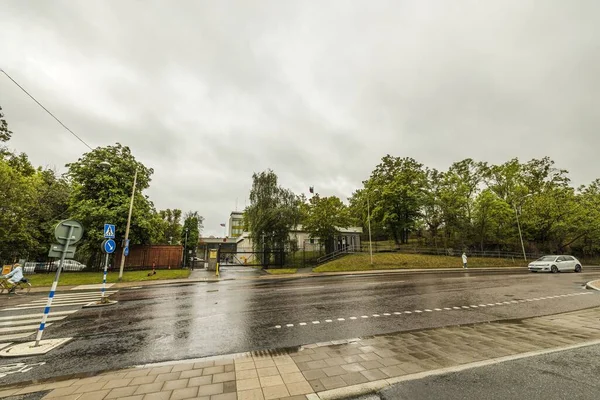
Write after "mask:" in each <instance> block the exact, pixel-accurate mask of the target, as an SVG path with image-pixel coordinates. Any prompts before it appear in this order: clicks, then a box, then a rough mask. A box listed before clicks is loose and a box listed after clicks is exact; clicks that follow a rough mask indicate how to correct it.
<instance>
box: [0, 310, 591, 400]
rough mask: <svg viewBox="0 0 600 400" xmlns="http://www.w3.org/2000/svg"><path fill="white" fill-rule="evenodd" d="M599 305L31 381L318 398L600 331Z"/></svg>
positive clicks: (580, 339) (53, 387) (247, 399)
mask: <svg viewBox="0 0 600 400" xmlns="http://www.w3.org/2000/svg"><path fill="white" fill-rule="evenodd" d="M599 319H600V308H593V309H588V310H582V311H577V312H572V313H566V314H558V315H553V316H547V317H539V318H532V319H527V320H522V321H510V322H494V323H483V324H476V325H469V326H457V327H447V328H439V329H430V330H422V331H415V332H404V333H395V334H389V335H382V336H375V337H369V338H360V339H359V338H357V339H349V340H340V341H332V342H327V343H317V344H311V345H306V346H302V347H300V348H295V349H280V350H273V351H264V352H253V353H244V354H237V355H230V356H222V357H213V358H206V359H200V360H187V361H181V362H171V363H164V364H154V365H149V366H143V367H139V368H130V369H127V370H121V371H115V372H110V373H105V374H101V375H97V376H93V377H88V378H83V379H70V380H64V381H58V382H53V383H46V384H39V385H35V386H27V387H14V388H0V397H9V396H18V395H23V394H27V393H34V392H44V393H43V394H44V397H43V398H44V399H67V400H76V399H81V400H103V399H120V400H159V399H162V400H180V399H203V400H271V399H294V400H296V399H297V400H300V399H302V400H306V399H308V400H316V399H330V398H344V397H345V396H347V395H351V394H357V393H364V392H368V391H374V390H377V389H381V388H382V387H384V386H387V385H390V384H393V383H395V382H398V381H399V380H401V379H407V377H410V376H411V375H413V374H419V373H423V372H427V371H433V370H441V369H444V368H448V367H454V366H460V365H466V364H470V363H475V362H480V361H484V360H489V359H494V358H500V357H505V356H511V355H517V354H522V353H527V352H531V351H539V350H544V349H552V348H558V347H563V346H568V345H576V344H582V343H586V342H590V341H593V340H598V339H600V323H599Z"/></svg>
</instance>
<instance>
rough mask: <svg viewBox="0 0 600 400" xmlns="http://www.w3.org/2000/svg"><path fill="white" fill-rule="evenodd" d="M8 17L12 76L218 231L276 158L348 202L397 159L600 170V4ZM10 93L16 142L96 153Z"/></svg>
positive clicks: (358, 5)
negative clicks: (137, 163)
mask: <svg viewBox="0 0 600 400" xmlns="http://www.w3.org/2000/svg"><path fill="white" fill-rule="evenodd" d="M2 11H3V12H2V13H1V14H0V26H2V27H3V51H2V68H5V69H6V70H7V71H9V72H10V73H11V74H13V75H14V76H15V78H16V79H18V80H19V81H20V82H21V83H23V85H25V86H26V87H27V88H28V89H30V90H31V91H32V93H34V94H35V95H36V96H37V97H38V98H39V99H40V100H41V101H42V102H43V103H44V104H46V105H47V106H48V107H49V108H50V109H51V110H53V111H54V112H55V113H56V114H57V115H59V117H60V118H61V119H63V120H64V122H66V123H67V125H69V126H70V127H71V128H73V129H74V130H75V131H76V132H78V133H80V134H81V135H82V136H83V137H84V138H85V140H86V141H88V142H89V143H90V144H91V145H92V146H98V145H108V144H112V143H114V142H117V141H118V142H121V143H123V144H125V145H128V146H130V147H131V148H132V151H133V153H134V154H135V155H136V157H138V158H139V159H140V160H141V161H143V162H144V163H145V164H147V165H148V166H151V167H152V168H154V169H155V176H154V177H153V182H152V186H151V188H150V189H149V191H148V194H149V195H150V196H151V198H152V199H153V200H154V202H155V204H156V206H157V207H159V208H167V207H170V208H174V207H177V208H182V209H194V210H198V211H200V213H202V214H203V215H205V216H206V217H207V220H206V224H205V226H206V229H207V233H213V234H218V233H220V232H221V230H220V228H219V226H218V224H219V223H221V222H223V221H224V220H225V219H226V218H227V216H228V213H229V211H231V209H232V208H234V207H235V199H236V198H238V199H239V200H238V204H239V208H241V207H243V205H244V199H245V198H247V196H248V190H249V188H250V184H251V175H252V172H255V171H260V170H264V169H266V168H272V169H274V170H275V171H276V172H277V173H278V175H279V176H280V181H281V184H282V185H284V186H286V187H290V188H291V189H293V190H295V191H296V192H304V193H306V191H307V189H308V186H310V185H315V186H316V188H317V191H319V192H320V193H322V194H335V195H338V196H340V197H342V198H346V197H347V196H349V195H350V194H351V193H352V191H353V190H354V189H355V188H357V187H359V185H360V182H361V181H362V180H364V179H365V178H367V177H368V176H369V173H370V171H371V170H372V168H373V167H374V166H375V165H376V164H377V163H378V161H379V159H380V158H381V157H382V156H383V155H385V154H387V153H390V154H394V155H400V156H411V157H413V158H415V159H417V160H419V161H420V162H422V163H424V164H426V165H428V166H431V167H436V168H439V169H445V168H447V166H448V165H449V164H451V163H452V162H454V161H457V160H460V159H462V158H465V157H472V158H475V159H479V160H485V161H489V162H503V161H505V160H507V159H510V158H513V157H519V158H522V159H530V158H533V157H542V156H546V155H548V156H550V157H552V158H553V159H555V161H556V162H557V164H558V165H559V166H560V167H563V168H566V169H568V170H570V171H571V177H572V178H573V181H574V182H575V183H576V184H580V183H586V182H589V181H591V180H592V179H595V178H596V177H598V173H597V171H598V170H599V167H600V161H597V157H596V154H595V153H596V149H597V148H598V146H599V145H600V135H598V134H597V129H598V126H599V125H600V116H599V115H598V113H597V111H596V108H597V107H596V104H597V103H598V98H597V97H598V94H597V93H599V92H600V91H599V89H600V78H599V77H598V74H597V71H598V70H599V67H600V65H599V64H600V52H598V47H599V45H600V36H599V35H598V27H597V15H598V12H599V11H600V4H598V3H597V2H594V1H584V0H582V1H575V2H564V1H559V0H552V1H545V2H537V1H533V0H508V1H487V2H480V1H474V0H463V1H455V2H445V1H427V2H425V1H418V0H412V1H377V2H361V1H327V2H306V1H285V2H282V1H258V0H257V1H213V2H199V1H177V2H168V1H151V2H150V1H144V2H141V1H115V0H113V1H85V2H83V1H74V0H71V1H68V0H64V1H53V2H47V1H43V0H29V1H20V0H8V1H6V0H5V1H4V2H3V3H2ZM0 78H1V77H0ZM0 104H1V105H2V106H3V108H4V111H5V113H6V116H7V118H8V120H9V122H10V124H11V127H12V129H13V131H15V137H14V139H13V140H12V141H11V146H12V147H15V148H17V150H20V151H25V152H27V153H28V154H30V156H31V158H32V159H33V161H34V162H36V163H39V164H42V165H47V164H50V165H58V166H62V165H64V164H65V163H67V162H70V161H73V160H74V159H76V158H77V157H79V155H80V154H81V153H82V152H84V151H85V148H84V147H83V146H80V145H79V144H77V143H76V142H74V139H73V138H71V137H69V135H68V133H66V132H64V130H62V129H61V128H60V127H59V126H58V125H56V124H55V123H54V121H52V120H51V119H50V118H49V117H48V116H47V115H45V114H43V112H42V111H41V110H39V109H37V108H36V106H35V105H34V104H33V103H31V101H29V100H28V99H27V98H25V97H24V95H23V94H22V93H20V92H19V91H18V90H17V89H16V88H14V87H13V86H12V84H10V82H8V81H7V80H6V79H4V78H3V79H0ZM65 146H68V147H67V148H65Z"/></svg>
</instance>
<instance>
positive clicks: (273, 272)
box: [265, 268, 298, 275]
mask: <svg viewBox="0 0 600 400" xmlns="http://www.w3.org/2000/svg"><path fill="white" fill-rule="evenodd" d="M265 271H266V272H267V273H268V274H271V275H282V274H295V273H296V271H298V270H297V269H296V268H273V269H265Z"/></svg>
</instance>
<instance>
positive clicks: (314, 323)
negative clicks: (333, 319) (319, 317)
mask: <svg viewBox="0 0 600 400" xmlns="http://www.w3.org/2000/svg"><path fill="white" fill-rule="evenodd" d="M312 323H313V325H317V324H320V323H321V321H313V322H312Z"/></svg>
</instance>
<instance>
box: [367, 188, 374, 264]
mask: <svg viewBox="0 0 600 400" xmlns="http://www.w3.org/2000/svg"><path fill="white" fill-rule="evenodd" d="M369 194H370V192H369V191H368V190H367V225H368V226H369V254H370V256H371V265H373V241H372V240H371V204H370V202H369Z"/></svg>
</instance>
